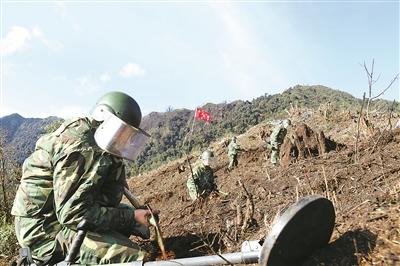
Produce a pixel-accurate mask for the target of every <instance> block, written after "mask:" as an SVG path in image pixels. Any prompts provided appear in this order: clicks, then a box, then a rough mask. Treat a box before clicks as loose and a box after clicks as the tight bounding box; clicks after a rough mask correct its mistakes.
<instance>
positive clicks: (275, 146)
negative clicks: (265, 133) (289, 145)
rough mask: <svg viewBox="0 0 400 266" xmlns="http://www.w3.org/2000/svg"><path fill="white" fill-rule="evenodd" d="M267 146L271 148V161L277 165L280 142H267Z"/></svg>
mask: <svg viewBox="0 0 400 266" xmlns="http://www.w3.org/2000/svg"><path fill="white" fill-rule="evenodd" d="M267 148H268V149H270V150H271V163H272V164H273V165H277V164H278V160H279V143H277V142H270V143H268V144H267Z"/></svg>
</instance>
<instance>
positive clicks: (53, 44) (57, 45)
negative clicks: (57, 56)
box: [32, 27, 63, 51]
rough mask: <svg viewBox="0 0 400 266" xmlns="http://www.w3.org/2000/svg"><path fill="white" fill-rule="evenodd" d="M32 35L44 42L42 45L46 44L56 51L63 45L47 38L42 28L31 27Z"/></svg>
mask: <svg viewBox="0 0 400 266" xmlns="http://www.w3.org/2000/svg"><path fill="white" fill-rule="evenodd" d="M32 35H33V36H34V37H36V38H37V39H39V40H40V41H41V42H42V43H43V44H44V46H46V47H47V48H49V49H50V50H53V51H58V50H61V49H62V48H63V45H62V43H61V42H59V41H54V40H49V39H47V38H46V37H45V36H44V35H43V33H42V30H41V29H40V28H38V27H34V28H33V29H32Z"/></svg>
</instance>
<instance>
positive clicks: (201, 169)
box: [186, 163, 216, 200]
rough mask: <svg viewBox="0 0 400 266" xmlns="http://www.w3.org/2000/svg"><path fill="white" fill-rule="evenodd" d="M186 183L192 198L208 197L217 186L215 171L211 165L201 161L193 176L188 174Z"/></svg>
mask: <svg viewBox="0 0 400 266" xmlns="http://www.w3.org/2000/svg"><path fill="white" fill-rule="evenodd" d="M186 185H187V188H188V191H189V196H190V198H191V199H192V200H196V199H197V198H198V197H206V196H207V195H208V194H210V192H212V191H213V190H215V188H216V185H215V183H214V171H213V170H212V168H211V167H210V166H208V165H204V164H203V163H199V164H198V165H197V166H196V167H195V168H194V170H193V176H192V175H189V176H188V179H187V182H186Z"/></svg>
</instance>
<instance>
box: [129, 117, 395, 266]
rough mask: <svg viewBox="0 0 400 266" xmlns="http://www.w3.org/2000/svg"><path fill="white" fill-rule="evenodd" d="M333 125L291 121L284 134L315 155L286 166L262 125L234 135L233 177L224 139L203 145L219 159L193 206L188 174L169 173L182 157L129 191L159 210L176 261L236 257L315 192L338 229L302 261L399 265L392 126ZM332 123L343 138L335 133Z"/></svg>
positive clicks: (348, 121) (142, 178) (135, 181)
mask: <svg viewBox="0 0 400 266" xmlns="http://www.w3.org/2000/svg"><path fill="white" fill-rule="evenodd" d="M377 121H382V119H381V120H379V119H378V120H377ZM303 122H306V124H303ZM313 122H314V123H315V124H312V123H313ZM331 123H334V124H335V126H331V127H330V126H329V123H326V122H325V123H324V121H322V122H320V121H318V120H316V119H315V118H313V119H304V118H302V117H300V118H297V121H296V118H294V126H293V129H294V130H292V131H293V132H295V134H297V133H299V132H300V133H299V134H300V135H301V134H304V136H305V135H307V136H308V140H307V138H305V137H304V136H299V135H297V137H298V138H297V139H300V142H301V143H300V146H301V147H302V148H303V149H304V150H310V149H311V148H312V147H314V148H315V149H316V150H315V149H314V152H312V153H305V154H308V155H306V156H297V158H295V157H296V154H294V153H293V152H292V153H291V154H292V155H291V159H290V162H289V163H287V164H286V166H280V167H276V168H272V166H271V164H270V163H269V160H268V159H267V157H268V151H267V150H266V149H265V148H264V142H263V141H262V139H261V137H260V136H263V137H265V135H268V132H269V130H270V127H269V126H268V125H258V126H256V127H254V128H252V129H250V130H249V131H248V132H246V133H245V134H243V135H240V136H238V143H239V144H240V145H241V146H242V148H243V149H244V151H243V152H242V153H241V154H240V155H239V165H238V167H237V168H235V169H234V170H233V171H231V172H228V171H227V170H226V169H227V165H228V158H227V155H226V147H225V144H226V141H224V140H221V141H219V142H218V143H214V144H213V145H211V147H210V148H212V149H213V150H214V151H215V153H216V155H217V157H218V167H217V168H216V171H215V174H216V176H217V178H216V183H217V185H218V188H219V193H215V194H212V195H210V196H209V197H208V198H206V199H204V200H202V201H198V202H194V203H193V202H192V201H191V200H190V199H189V197H188V194H187V190H186V179H187V176H188V175H189V173H190V171H189V170H188V167H186V169H187V170H186V171H185V172H181V173H179V172H178V170H177V169H178V166H179V165H182V164H185V162H184V161H183V160H178V161H174V162H171V163H169V164H167V165H164V166H162V167H160V168H159V169H157V170H154V171H151V172H149V173H146V174H143V175H141V176H137V177H133V178H132V179H130V181H129V185H130V189H131V191H132V192H134V194H136V195H138V196H139V197H140V200H141V201H142V202H144V203H147V204H149V205H150V206H151V207H152V208H156V209H160V210H161V215H160V219H161V220H160V224H161V228H162V231H163V235H164V237H165V239H166V246H167V250H170V251H173V252H174V253H175V254H176V257H177V258H183V257H192V256H200V255H205V254H215V253H217V252H237V251H240V245H241V243H242V242H243V241H245V240H255V239H263V238H264V237H265V236H266V235H267V234H268V231H269V230H270V228H271V225H272V222H273V220H274V218H275V217H276V216H277V215H279V212H280V211H281V210H283V209H284V208H285V207H287V206H289V205H290V204H293V203H294V202H296V200H297V199H298V198H300V197H303V196H306V195H313V194H317V195H321V196H324V197H327V198H328V199H330V200H331V201H332V202H333V204H334V207H335V212H336V224H335V228H334V232H333V235H332V238H331V241H330V243H329V245H328V246H326V247H325V248H323V249H321V250H318V251H316V252H315V253H314V254H313V255H312V256H311V257H310V258H309V259H308V260H307V261H305V262H303V265H400V205H399V202H400V164H399V162H400V160H399V159H400V153H399V151H400V129H397V130H392V129H390V128H389V127H386V125H383V123H382V122H381V123H380V124H379V122H377V123H376V127H375V128H374V129H373V130H371V128H366V127H363V124H362V123H360V124H359V125H360V126H357V125H358V122H357V119H351V118H347V117H346V118H345V119H341V121H339V122H338V121H336V120H334V121H331ZM316 125H318V126H316ZM321 125H322V126H321ZM307 126H308V127H307ZM305 127H307V128H305ZM338 127H340V128H343V130H344V131H346V132H347V133H346V134H347V137H343V136H339V135H337V130H338ZM379 127H380V129H379ZM298 128H302V130H300V131H299V130H298ZM357 128H358V129H359V130H356V129H357ZM385 128H386V130H384V129H385ZM322 130H325V132H323V133H322V136H321V133H320V131H322ZM306 131H307V132H308V133H307V134H306ZM296 132H297V133H296ZM357 132H358V133H357ZM331 134H333V135H331ZM357 135H358V137H357ZM289 136H290V131H289V132H288V134H287V138H289ZM335 136H336V137H337V136H339V138H338V139H340V142H335ZM322 137H323V138H322ZM324 138H325V141H321V139H322V140H323V139H324ZM357 138H358V139H359V141H356V140H357ZM285 141H286V142H287V139H286V140H285ZM321 143H326V145H325V146H324V145H322V146H321ZM355 143H357V145H356V144H355ZM297 144H298V145H299V143H297ZM293 145H294V144H293ZM293 145H289V144H287V146H288V147H289V148H285V149H286V150H282V152H281V156H287V155H283V154H285V152H286V153H288V152H289V153H290V151H289V150H287V149H290V148H293ZM313 145H314V146H313ZM283 146H284V145H282V147H283ZM294 146H295V145H294ZM356 146H357V148H356ZM321 147H322V148H321ZM196 156H197V155H194V157H196ZM293 156H295V157H293ZM282 158H283V157H282ZM194 161H195V160H194V159H192V163H193V162H194ZM186 166H187V163H186ZM143 244H146V242H143ZM147 244H148V243H147Z"/></svg>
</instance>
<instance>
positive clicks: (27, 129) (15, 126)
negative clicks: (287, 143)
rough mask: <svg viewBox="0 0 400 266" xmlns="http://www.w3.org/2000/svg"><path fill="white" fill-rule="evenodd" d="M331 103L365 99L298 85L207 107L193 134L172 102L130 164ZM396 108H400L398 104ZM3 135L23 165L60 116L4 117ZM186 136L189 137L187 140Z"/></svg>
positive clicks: (161, 159) (149, 164) (339, 106)
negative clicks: (207, 118) (296, 110)
mask: <svg viewBox="0 0 400 266" xmlns="http://www.w3.org/2000/svg"><path fill="white" fill-rule="evenodd" d="M328 102H329V103H330V104H331V106H332V108H333V109H334V110H346V111H350V112H353V113H356V112H357V111H358V110H360V107H361V103H362V100H360V99H357V98H354V97H353V96H351V95H350V94H348V93H345V92H341V91H338V90H333V89H330V88H327V87H324V86H320V85H316V86H300V85H297V86H294V87H292V88H289V89H287V90H286V91H284V92H283V93H281V94H275V95H268V94H265V95H263V96H261V97H258V98H256V99H253V100H252V101H235V102H231V103H220V104H212V103H208V104H206V105H204V106H202V108H203V109H205V110H206V111H208V112H209V113H210V114H211V116H212V121H211V123H205V122H203V121H195V124H194V127H193V133H192V134H189V132H190V130H191V126H192V122H193V115H194V111H192V110H187V109H174V108H172V107H171V106H169V107H168V108H167V112H164V113H156V112H154V113H150V114H149V115H147V116H145V117H144V118H143V119H142V124H141V127H143V128H145V129H146V130H147V131H149V132H150V134H151V135H152V137H151V138H150V139H148V140H145V139H144V138H143V139H141V140H140V141H139V142H140V143H139V145H138V156H137V160H136V161H135V162H133V163H129V162H128V173H130V174H131V175H136V174H139V173H141V172H144V171H147V170H150V169H153V168H155V167H158V166H160V165H161V164H163V163H165V162H168V161H170V160H174V159H176V158H179V157H182V156H183V155H184V154H185V153H186V152H192V151H199V150H202V149H205V148H206V147H207V146H208V145H209V144H210V143H211V142H212V141H215V140H216V139H219V138H221V137H225V136H230V135H231V134H241V133H243V132H245V131H246V130H247V129H248V128H249V127H251V126H254V125H257V124H259V123H262V122H264V121H266V120H270V119H275V118H283V117H286V116H287V115H288V114H287V111H289V110H291V108H309V109H317V108H319V107H320V106H321V105H323V104H327V103H328ZM391 105H392V103H391V102H389V101H385V100H380V99H377V100H375V101H373V102H372V104H371V111H377V112H386V111H387V110H388V109H389V106H391ZM394 111H400V107H399V105H398V104H397V105H396V106H395V110H394ZM0 122H1V123H0V133H2V132H4V135H5V137H6V141H5V143H6V144H7V145H6V146H5V147H6V148H7V149H8V150H10V149H9V148H12V150H13V151H15V152H11V153H10V155H11V156H12V159H14V160H15V161H17V162H18V163H22V161H23V160H24V159H25V158H26V157H27V156H28V155H29V154H30V153H31V152H32V151H33V148H34V144H35V142H36V140H37V139H38V137H39V136H40V135H41V134H43V133H46V132H49V131H51V130H53V129H55V128H57V127H58V125H59V124H60V123H61V120H60V119H59V118H55V117H49V118H46V119H37V118H36V119H33V118H28V119H25V118H23V117H21V116H19V115H17V114H14V115H11V116H8V117H4V118H0ZM185 137H186V140H185ZM146 141H147V142H146Z"/></svg>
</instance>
